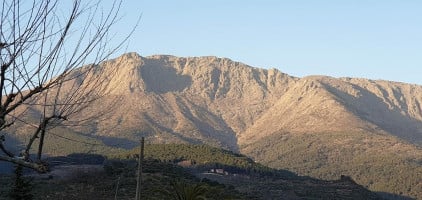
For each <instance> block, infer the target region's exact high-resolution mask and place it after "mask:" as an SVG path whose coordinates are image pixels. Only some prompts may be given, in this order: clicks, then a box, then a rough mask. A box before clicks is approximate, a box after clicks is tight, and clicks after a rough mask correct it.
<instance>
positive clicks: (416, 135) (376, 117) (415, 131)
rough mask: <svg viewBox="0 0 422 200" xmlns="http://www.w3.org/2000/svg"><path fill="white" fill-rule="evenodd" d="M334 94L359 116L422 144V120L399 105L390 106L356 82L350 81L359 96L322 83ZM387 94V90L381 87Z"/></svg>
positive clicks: (398, 135) (406, 139) (404, 138)
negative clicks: (411, 115) (405, 111)
mask: <svg viewBox="0 0 422 200" xmlns="http://www.w3.org/2000/svg"><path fill="white" fill-rule="evenodd" d="M322 84H323V85H324V86H325V88H326V89H327V90H328V91H330V92H331V93H332V94H334V95H336V96H337V97H338V98H339V99H341V103H343V104H344V105H345V106H346V107H347V108H348V109H349V110H350V111H352V112H353V113H354V114H356V115H357V116H358V117H360V118H362V119H364V120H366V121H369V122H371V123H373V124H375V125H377V126H378V127H379V128H381V129H383V130H384V131H387V132H389V133H391V134H392V135H394V136H396V137H398V138H400V139H403V140H405V141H407V142H410V143H413V144H417V145H422V131H421V127H422V121H419V120H416V119H414V118H412V117H410V116H408V115H407V114H403V113H402V112H403V111H402V110H401V109H400V108H398V107H397V106H394V107H392V108H390V106H389V105H388V104H387V103H385V101H384V100H383V99H381V98H380V97H378V96H377V95H375V94H373V93H372V92H370V91H368V90H366V89H365V88H362V87H360V86H358V85H356V84H352V83H349V84H351V85H352V86H353V88H354V89H356V90H358V91H359V95H358V96H353V95H351V94H349V93H347V92H345V91H342V90H340V89H338V88H336V87H333V86H331V85H329V84H324V83H322ZM379 89H380V90H381V91H382V93H383V94H384V95H386V96H388V95H387V94H386V91H384V90H383V89H382V88H380V87H379Z"/></svg>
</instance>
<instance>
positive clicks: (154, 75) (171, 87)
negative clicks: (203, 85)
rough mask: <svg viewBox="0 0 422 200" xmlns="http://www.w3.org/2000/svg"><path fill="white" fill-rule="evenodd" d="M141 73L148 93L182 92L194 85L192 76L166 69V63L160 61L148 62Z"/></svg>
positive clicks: (169, 68)
mask: <svg viewBox="0 0 422 200" xmlns="http://www.w3.org/2000/svg"><path fill="white" fill-rule="evenodd" d="M140 73H141V77H142V79H143V80H144V82H145V87H146V91H147V92H154V93H157V94H163V93H167V92H181V91H183V90H184V89H186V88H188V87H189V86H190V85H191V84H192V78H191V77H190V76H186V75H181V74H178V73H177V72H176V70H175V69H174V68H171V67H166V65H165V63H160V62H159V61H149V60H148V62H146V63H145V65H144V66H142V67H141V72H140Z"/></svg>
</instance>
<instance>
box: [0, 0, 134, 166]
mask: <svg viewBox="0 0 422 200" xmlns="http://www.w3.org/2000/svg"><path fill="white" fill-rule="evenodd" d="M88 2H89V3H85V4H84V2H83V0H74V1H73V2H72V4H71V5H70V6H69V5H67V7H66V6H64V7H66V8H67V9H61V8H62V7H61V4H62V3H64V4H68V3H69V2H66V1H59V0H45V1H37V0H32V1H19V0H5V1H3V3H1V4H0V5H1V6H2V7H1V9H0V139H1V140H0V150H1V151H0V160H3V161H7V162H12V163H15V164H19V165H22V166H25V167H29V168H32V169H35V170H37V171H38V172H45V171H47V170H46V168H47V165H45V164H43V163H42V161H41V159H42V154H43V147H44V144H45V141H44V140H45V138H46V137H45V136H46V134H48V130H49V129H48V128H49V127H54V126H57V125H60V124H66V123H64V122H68V123H67V124H73V125H80V124H81V123H82V122H83V121H90V120H92V119H98V118H99V117H100V116H101V115H102V114H104V113H91V114H90V115H89V116H84V117H81V116H78V114H79V113H80V112H81V111H83V110H85V109H87V108H89V107H90V105H92V104H93V103H94V102H96V101H98V100H99V99H101V98H103V97H104V96H105V95H106V94H107V88H108V83H109V82H110V81H109V80H110V79H111V78H112V76H113V74H114V72H113V70H111V71H110V70H109V71H107V72H105V71H104V69H102V68H101V67H100V63H101V62H103V61H104V60H105V59H107V58H108V57H109V56H110V55H112V54H113V53H114V52H116V51H117V50H119V48H121V47H122V45H123V44H124V43H125V42H126V41H127V39H128V37H129V36H130V35H131V34H132V32H133V31H134V30H135V28H136V25H135V26H134V28H133V29H132V31H129V33H128V35H127V37H126V38H124V39H123V41H121V42H120V43H118V44H117V45H116V46H113V47H109V42H110V41H109V40H110V38H109V34H110V31H111V30H112V27H113V26H114V25H115V24H116V23H117V21H118V20H119V18H120V16H119V11H120V6H121V3H122V2H121V0H117V1H114V2H113V4H112V5H111V8H110V9H109V10H105V11H104V10H103V8H102V7H101V4H100V3H101V1H98V2H95V3H91V2H90V1H88ZM69 7H70V9H69ZM88 62H89V64H87V63H88ZM81 66H83V67H81ZM116 69H117V67H116V68H115V69H114V70H116ZM31 110H37V111H39V112H40V114H39V115H37V118H38V122H34V121H27V120H29V118H30V117H29V116H28V115H29V112H30V111H31ZM74 117H76V118H77V120H75V121H72V119H73V118H74ZM16 121H18V122H20V123H24V124H30V125H31V127H33V129H32V130H29V132H28V133H27V134H28V140H27V141H28V142H27V143H26V147H25V149H23V150H22V152H21V153H20V156H19V157H16V156H14V154H13V153H12V152H11V151H10V150H8V149H7V145H6V144H7V141H5V137H4V135H5V134H10V133H6V132H4V131H5V130H6V129H10V128H12V129H13V128H15V129H16V128H17V127H16V126H17V125H16V123H15V122H16ZM37 140H38V148H37V149H36V150H35V149H33V144H34V142H35V141H37ZM31 152H35V153H36V155H37V156H36V159H34V160H35V161H32V159H31V158H30V154H31Z"/></svg>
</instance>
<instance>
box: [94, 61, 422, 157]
mask: <svg viewBox="0 0 422 200" xmlns="http://www.w3.org/2000/svg"><path fill="white" fill-rule="evenodd" d="M116 66H117V67H119V69H118V70H117V72H116V75H114V76H113V79H112V80H111V84H110V86H109V87H110V95H112V96H113V95H114V96H120V97H121V102H120V103H118V105H117V108H116V109H115V110H113V112H114V113H115V114H114V115H113V116H112V118H110V119H109V120H106V121H105V122H101V121H100V122H98V129H97V130H99V133H100V134H111V135H119V134H129V135H130V134H132V133H129V132H130V131H129V130H132V132H133V131H135V132H142V134H147V135H151V136H152V135H154V137H155V138H159V137H156V134H157V133H159V132H167V133H169V135H167V136H169V137H170V136H171V137H175V138H178V139H180V140H185V141H196V142H202V141H207V140H215V142H217V143H221V144H222V145H223V146H226V147H228V146H230V147H231V148H232V149H233V148H235V147H236V146H238V145H239V144H247V143H251V142H253V141H254V140H255V139H259V138H261V137H263V136H267V135H271V134H272V133H276V132H280V131H288V132H326V131H351V130H353V131H357V130H359V131H363V132H365V131H366V132H380V133H381V132H382V133H388V134H391V135H394V136H397V137H398V138H401V139H404V140H406V141H408V142H410V143H414V144H422V110H421V106H420V105H421V103H422V87H421V86H418V85H410V84H404V83H396V82H388V81H373V80H367V79H351V78H341V79H336V78H331V77H324V76H313V77H304V78H295V77H291V76H289V75H287V74H284V73H282V72H280V71H278V70H276V69H270V70H265V69H259V68H253V67H250V66H248V65H245V64H242V63H239V62H235V61H231V60H229V59H226V58H217V57H189V58H180V57H174V56H165V55H158V56H150V57H141V56H139V55H138V54H136V53H129V54H125V55H122V56H121V57H119V58H116V59H114V60H111V61H108V62H105V63H104V64H103V67H105V68H113V67H116ZM106 71H107V70H106ZM117 122H118V123H117ZM110 125H113V126H116V127H115V128H117V130H115V131H113V132H107V133H106V132H105V130H106V129H108V128H109V127H108V126H110ZM146 127H148V128H146ZM118 129H122V130H121V131H123V129H126V130H128V132H125V133H121V131H119V130H118ZM102 130H104V131H102ZM140 130H144V131H140ZM176 133H177V134H176ZM177 135H179V136H177ZM181 136H183V137H181ZM204 137H205V138H204ZM204 139H205V140H204Z"/></svg>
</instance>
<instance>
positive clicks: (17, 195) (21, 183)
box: [9, 165, 34, 200]
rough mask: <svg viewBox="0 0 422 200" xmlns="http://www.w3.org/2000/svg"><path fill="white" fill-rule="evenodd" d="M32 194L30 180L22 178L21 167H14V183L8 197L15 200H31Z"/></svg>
mask: <svg viewBox="0 0 422 200" xmlns="http://www.w3.org/2000/svg"><path fill="white" fill-rule="evenodd" d="M31 192H32V184H31V179H29V178H25V177H24V176H23V167H22V166H21V165H16V167H15V183H14V185H13V187H12V188H10V192H9V196H10V198H12V199H15V200H31V199H33V197H34V195H33V194H32V193H31Z"/></svg>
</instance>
